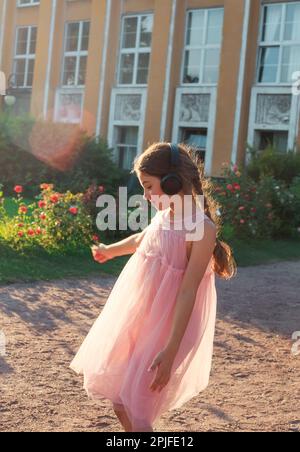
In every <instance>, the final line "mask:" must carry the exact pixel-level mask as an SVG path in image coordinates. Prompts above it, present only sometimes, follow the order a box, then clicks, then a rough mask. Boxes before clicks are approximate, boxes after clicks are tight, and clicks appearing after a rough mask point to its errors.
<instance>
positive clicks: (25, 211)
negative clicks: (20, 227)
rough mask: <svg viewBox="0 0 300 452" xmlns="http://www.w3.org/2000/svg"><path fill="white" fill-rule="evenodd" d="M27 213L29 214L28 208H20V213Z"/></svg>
mask: <svg viewBox="0 0 300 452" xmlns="http://www.w3.org/2000/svg"><path fill="white" fill-rule="evenodd" d="M27 212H28V208H27V207H26V206H20V208H19V213H27Z"/></svg>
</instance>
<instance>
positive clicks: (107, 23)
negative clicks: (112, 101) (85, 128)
mask: <svg viewBox="0 0 300 452" xmlns="http://www.w3.org/2000/svg"><path fill="white" fill-rule="evenodd" d="M111 6H112V2H111V0H107V2H106V15H105V29H104V47H103V55H102V62H101V73H100V83H99V100H98V111H97V119H96V136H99V135H100V132H101V124H102V111H103V97H104V87H105V71H106V59H107V51H108V38H109V36H108V35H109V28H110V20H111Z"/></svg>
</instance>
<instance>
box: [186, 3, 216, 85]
mask: <svg viewBox="0 0 300 452" xmlns="http://www.w3.org/2000/svg"><path fill="white" fill-rule="evenodd" d="M223 20H224V9H223V8H217V9H199V10H194V11H189V12H188V15H187V26H186V42H185V50H184V65H183V77H182V81H183V83H184V84H217V82H218V78H219V66H220V53H221V43H222V35H223Z"/></svg>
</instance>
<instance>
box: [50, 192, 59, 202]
mask: <svg viewBox="0 0 300 452" xmlns="http://www.w3.org/2000/svg"><path fill="white" fill-rule="evenodd" d="M50 201H51V202H52V203H53V204H56V203H58V201H59V196H58V194H55V195H51V196H50Z"/></svg>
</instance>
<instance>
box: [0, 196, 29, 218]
mask: <svg viewBox="0 0 300 452" xmlns="http://www.w3.org/2000/svg"><path fill="white" fill-rule="evenodd" d="M14 199H15V198H5V200H4V207H5V210H6V212H7V213H8V215H9V217H11V218H13V217H14V216H15V215H17V213H18V206H17V204H16V203H15V201H14ZM22 202H23V203H24V204H25V205H27V206H29V205H30V204H32V203H33V200H32V199H23V201H22Z"/></svg>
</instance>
